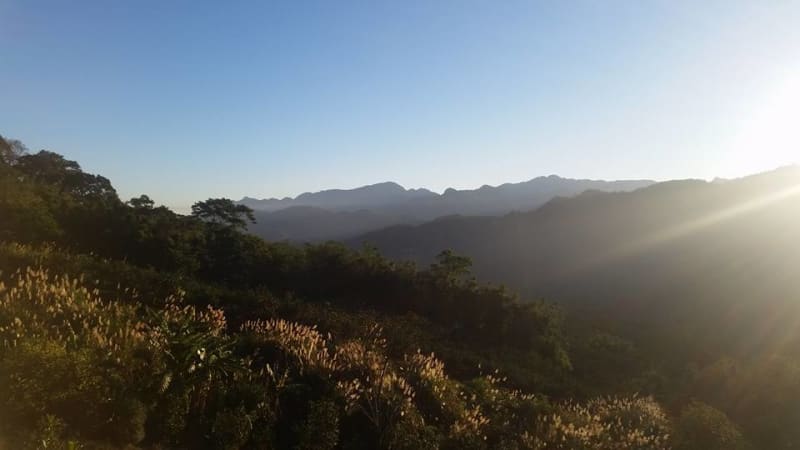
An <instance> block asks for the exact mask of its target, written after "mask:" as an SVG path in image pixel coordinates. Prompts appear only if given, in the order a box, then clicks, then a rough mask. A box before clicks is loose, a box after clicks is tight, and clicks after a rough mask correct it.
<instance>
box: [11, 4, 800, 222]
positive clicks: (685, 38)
mask: <svg viewBox="0 0 800 450" xmlns="http://www.w3.org/2000/svg"><path fill="white" fill-rule="evenodd" d="M798 24H800V2H796V1H777V0H776V1H764V2H761V1H758V2H756V1H753V2H737V1H733V0H728V1H720V2H713V1H709V2H706V1H704V2H698V1H689V2H680V1H674V0H670V1H633V0H631V1H611V0H609V1H589V2H578V1H548V2H534V1H524V2H515V1H469V0H457V1H429V0H426V1H392V2H381V1H375V0H371V1H363V2H347V1H344V0H342V1H321V2H306V1H286V2H277V1H253V2H244V1H231V2H221V1H213V2H200V1H177V0H176V1H163V0H159V1H131V2H122V1H107V0H104V1H75V2H72V1H52V2H45V1H36V0H24V1H22V0H20V1H8V0H0V101H2V108H0V133H2V134H4V135H6V136H10V137H14V138H18V139H21V140H22V141H24V142H25V143H26V144H28V146H29V147H30V148H31V149H32V150H38V149H41V148H47V149H50V150H53V151H57V152H60V153H63V154H65V155H66V156H68V157H69V158H72V159H76V160H78V161H79V162H80V163H81V164H82V165H83V166H84V168H85V169H86V170H88V171H92V172H99V173H102V174H104V175H106V176H108V177H109V178H111V180H112V181H113V182H114V184H115V186H116V187H117V188H118V190H119V191H120V194H121V196H123V197H124V198H128V197H130V196H133V195H135V194H139V193H148V194H150V195H151V197H153V198H154V199H155V200H156V201H157V202H159V203H164V204H167V205H170V206H172V207H175V208H178V209H185V208H186V207H187V206H188V205H189V204H191V203H192V202H193V201H194V200H199V199H205V198H207V197H211V196H226V197H231V198H240V197H242V196H243V195H249V196H256V197H269V196H284V195H294V194H297V193H300V192H303V191H309V190H319V189H323V188H330V187H354V186H358V185H363V184H367V183H372V182H379V181H385V180H394V181H397V182H399V183H401V184H403V185H405V186H408V187H420V186H425V187H429V188H432V189H434V190H443V189H444V188H446V187H450V186H452V187H456V188H466V187H477V186H480V185H482V184H485V183H486V184H497V183H502V182H505V181H520V180H525V179H529V178H532V177H534V176H538V175H547V174H552V173H556V174H560V175H564V176H572V177H591V178H608V179H612V178H655V179H668V178H685V177H701V178H710V177H714V176H736V175H743V174H746V173H750V172H755V171H758V170H762V169H768V168H772V167H776V166H779V165H783V164H787V163H792V162H797V160H798V159H799V158H798V157H797V155H798V154H800V146H799V145H798V144H800V137H799V135H798V132H799V131H798V130H800V126H797V125H796V120H797V118H798V117H800V106H798V105H800V25H798ZM792 114H796V115H795V116H792Z"/></svg>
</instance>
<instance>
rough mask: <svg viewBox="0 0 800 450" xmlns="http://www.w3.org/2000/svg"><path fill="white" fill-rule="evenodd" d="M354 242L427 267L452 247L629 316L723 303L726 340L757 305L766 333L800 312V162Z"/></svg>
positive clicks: (510, 280) (531, 291)
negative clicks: (732, 176) (727, 326)
mask: <svg viewBox="0 0 800 450" xmlns="http://www.w3.org/2000/svg"><path fill="white" fill-rule="evenodd" d="M349 243H350V245H352V246H354V247H356V246H361V245H363V244H364V243H369V244H372V245H375V246H376V247H377V248H378V249H379V250H380V251H381V252H382V253H383V254H384V255H387V256H389V257H391V258H394V259H399V260H412V261H416V262H418V263H420V264H428V263H430V262H432V261H434V256H435V255H436V254H438V253H439V252H440V251H442V250H444V249H451V250H453V251H454V252H456V253H458V254H463V255H467V256H469V257H471V258H472V259H473V261H474V267H473V270H474V273H475V274H476V275H477V276H478V277H480V278H481V279H488V280H492V281H493V282H496V283H502V284H505V285H507V286H509V287H511V288H512V289H515V290H519V291H520V292H522V293H523V295H525V296H528V297H533V298H546V299H549V300H553V301H558V302H562V303H567V304H576V303H580V304H582V305H584V306H587V307H588V306H589V305H591V306H592V307H599V305H603V307H605V308H608V307H609V305H614V306H612V307H611V308H608V309H607V311H624V312H625V314H626V315H635V314H636V312H637V311H639V312H642V313H644V312H646V313H647V314H648V315H649V316H650V317H653V316H654V310H655V309H659V310H664V311H667V310H669V311H672V313H675V311H684V312H685V313H686V315H687V317H688V316H689V315H691V316H692V317H695V318H696V317H702V314H703V311H712V312H713V314H717V315H718V314H720V311H723V314H725V315H726V317H725V320H726V321H727V322H726V323H731V324H732V325H731V329H730V330H727V331H728V332H726V330H716V333H717V335H718V336H721V339H724V338H731V339H735V334H736V333H735V325H734V324H735V323H736V321H737V320H744V317H743V316H744V315H746V314H748V311H749V312H752V311H753V309H754V308H755V309H758V308H762V309H763V308H768V310H766V311H760V312H759V316H760V317H765V316H766V317H769V318H771V319H770V320H772V323H768V322H765V323H764V324H763V328H762V329H761V330H760V331H761V332H763V333H767V334H769V333H770V332H771V331H770V329H771V328H772V327H775V326H776V325H777V324H778V323H780V322H782V320H783V317H796V314H795V313H792V314H788V313H787V314H782V311H784V312H785V309H784V308H794V309H797V307H798V305H800V277H798V276H797V270H796V269H797V267H798V263H799V262H800V167H786V168H782V169H779V170H776V171H772V172H768V173H762V174H758V175H753V176H749V177H745V178H740V179H736V180H715V181H713V182H705V181H700V180H682V181H670V182H664V183H658V184H654V185H651V186H648V187H645V188H642V189H638V190H636V191H632V192H615V193H606V192H599V191H596V190H594V191H588V192H584V193H582V194H580V195H578V196H575V197H572V198H563V197H560V198H555V199H553V200H551V201H549V202H548V203H546V204H545V205H543V206H542V207H540V208H538V209H536V210H534V211H530V212H525V213H511V214H507V215H504V216H495V217H491V216H484V217H447V218H443V219H439V220H435V221H432V222H428V223H425V224H422V225H417V226H409V225H402V226H394V227H390V228H387V229H383V230H379V231H374V232H371V233H367V234H365V235H363V236H360V237H358V238H356V239H352V240H350V241H349ZM767 301H769V303H766V302H767ZM678 305H684V306H685V308H682V307H680V306H678ZM721 305H722V306H721ZM720 308H722V309H720ZM794 309H792V311H794ZM795 312H796V311H795ZM655 315H656V316H657V315H658V314H655ZM662 318H663V317H662ZM716 319H720V318H719V317H717V318H715V320H716ZM675 320H676V321H677V322H678V323H684V322H686V317H679V316H676V317H675ZM788 325H791V327H797V326H798V324H796V323H795V324H788ZM675 326H678V325H675ZM784 329H786V328H784Z"/></svg>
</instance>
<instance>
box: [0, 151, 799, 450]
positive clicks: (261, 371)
mask: <svg viewBox="0 0 800 450" xmlns="http://www.w3.org/2000/svg"><path fill="white" fill-rule="evenodd" d="M0 157H1V159H0V239H1V240H2V241H3V242H2V244H0V447H2V448H14V449H17V448H21V449H25V448H46V449H52V448H56V449H72V448H86V449H123V448H128V449H130V448H140V449H184V448H218V449H266V448H297V449H337V448H343V449H356V448H359V449H360V448H379V449H402V448H407V449H419V448H430V449H434V448H443V449H527V448H532V449H559V448H560V449H665V448H679V449H715V448H716V449H735V448H748V447H755V448H792V445H795V443H796V442H798V441H799V440H800V434H799V433H800V431H798V429H797V427H796V426H794V425H795V424H796V423H797V420H798V419H800V417H798V410H797V408H796V405H797V404H798V402H800V377H798V374H800V366H799V365H798V359H797V355H796V354H793V353H791V352H790V351H789V348H790V347H789V346H784V347H776V348H775V349H774V351H772V352H759V353H758V354H753V355H742V354H729V353H727V352H726V351H724V350H721V349H719V348H710V347H709V349H708V351H707V352H706V353H704V354H703V355H701V356H702V357H700V356H698V355H697V354H696V352H689V351H687V349H686V348H685V346H686V345H687V342H686V340H685V337H686V336H685V335H684V330H683V329H682V328H675V329H674V331H673V334H672V335H658V336H657V337H652V336H650V337H648V338H647V339H645V338H643V337H641V333H640V334H633V333H631V334H628V333H627V328H626V327H623V326H620V324H618V323H615V322H613V316H610V315H607V314H604V313H602V312H596V311H595V312H591V313H585V314H584V315H574V314H571V315H569V316H567V320H566V321H565V320H564V315H563V313H562V311H561V309H560V308H559V307H557V306H556V305H554V304H553V303H549V302H545V301H521V300H520V299H518V298H517V296H516V295H514V294H512V293H511V292H509V291H508V290H506V289H505V288H503V287H500V286H497V285H488V284H483V283H480V282H478V281H477V280H476V279H475V278H474V277H473V275H472V273H471V261H470V259H469V258H466V257H464V256H460V255H458V254H456V253H453V252H451V251H438V252H437V254H438V256H437V257H436V258H435V259H434V260H433V261H431V263H430V264H426V265H424V266H417V265H415V264H413V263H405V262H395V261H392V260H389V259H385V258H384V257H382V256H381V255H380V254H379V253H378V252H377V251H376V250H375V249H374V248H372V247H364V248H361V249H359V250H350V249H348V248H347V247H345V246H344V245H342V244H337V243H325V244H317V245H305V246H292V245H289V244H285V243H271V242H266V241H264V240H262V239H260V238H257V237H254V236H251V235H248V234H246V233H244V229H245V227H246V226H247V224H248V223H249V221H250V219H251V218H252V211H251V210H250V209H248V208H247V207H245V206H243V205H237V204H236V203H234V202H232V201H230V200H225V199H209V200H206V201H203V202H198V203H196V204H195V205H194V207H193V208H192V214H191V215H189V216H183V215H178V214H175V213H173V212H171V211H170V210H168V209H166V208H164V207H157V206H156V205H155V204H154V202H153V201H152V200H150V199H149V198H148V197H146V196H141V197H137V198H134V199H131V200H129V201H127V202H123V201H121V200H120V199H119V198H118V196H117V194H116V192H115V190H114V188H113V186H112V185H111V183H110V182H109V180H107V179H105V178H103V177H102V176H97V175H91V174H87V173H85V172H83V171H82V170H81V169H80V166H79V165H78V164H77V163H75V162H73V161H69V160H66V159H65V158H63V157H62V156H60V155H58V154H56V153H51V152H45V151H42V152H38V153H34V154H31V153H29V152H27V151H26V150H25V148H24V147H23V146H22V145H21V144H20V143H17V142H13V141H8V140H0ZM442 248H446V247H442ZM440 250H441V249H440ZM586 300H587V301H590V300H591V298H587V299H586ZM721 313H724V312H721ZM794 317H798V316H794ZM748 331H749V330H748ZM713 332H714V330H708V333H709V334H711V333H713ZM794 348H796V347H794Z"/></svg>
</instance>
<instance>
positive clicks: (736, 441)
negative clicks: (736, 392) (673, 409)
mask: <svg viewBox="0 0 800 450" xmlns="http://www.w3.org/2000/svg"><path fill="white" fill-rule="evenodd" d="M674 443H675V449H676V450H694V449H703V450H737V449H744V448H746V444H745V441H744V438H743V437H742V434H741V432H739V430H738V429H737V428H736V425H734V424H733V422H731V421H730V420H729V419H728V416H726V415H725V413H723V412H722V411H719V410H718V409H716V408H714V407H712V406H709V405H707V404H705V403H702V402H698V401H693V402H692V403H690V404H689V405H687V406H686V407H685V408H684V409H683V411H682V412H681V415H680V417H679V418H678V421H677V423H676V424H675V437H674Z"/></svg>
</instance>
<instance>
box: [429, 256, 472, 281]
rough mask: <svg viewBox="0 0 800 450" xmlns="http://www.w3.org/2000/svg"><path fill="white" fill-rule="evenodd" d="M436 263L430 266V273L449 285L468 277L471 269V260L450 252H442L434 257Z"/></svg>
mask: <svg viewBox="0 0 800 450" xmlns="http://www.w3.org/2000/svg"><path fill="white" fill-rule="evenodd" d="M436 261H437V262H436V263H435V264H431V272H432V273H434V274H436V275H437V276H440V277H441V278H443V279H445V280H447V281H448V282H450V283H456V282H457V281H459V280H462V279H464V278H466V277H468V276H469V274H470V269H471V268H472V259H470V258H469V257H468V256H461V255H456V254H455V253H454V252H453V251H452V250H444V251H442V252H441V253H439V254H438V255H436Z"/></svg>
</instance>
